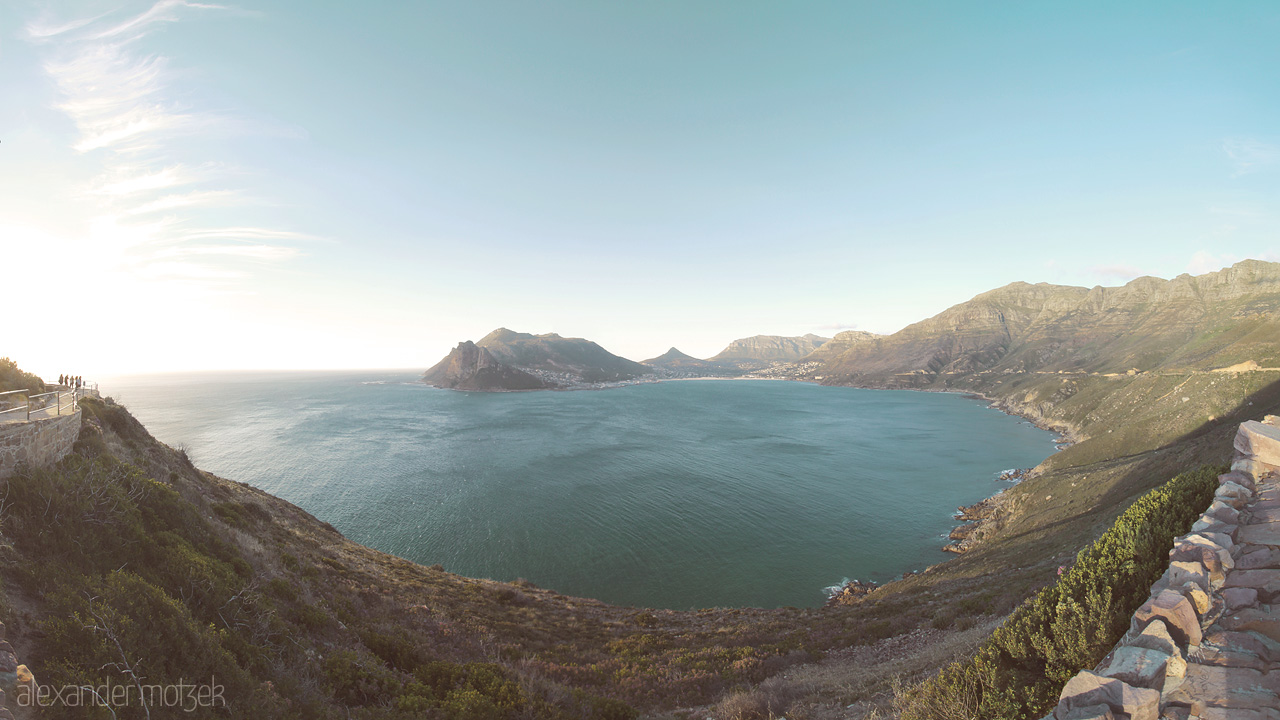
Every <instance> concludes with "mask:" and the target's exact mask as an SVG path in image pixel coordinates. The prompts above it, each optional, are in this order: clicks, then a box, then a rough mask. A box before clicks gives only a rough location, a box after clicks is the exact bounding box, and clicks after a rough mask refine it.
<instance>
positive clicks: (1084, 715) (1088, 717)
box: [1045, 705, 1116, 720]
mask: <svg viewBox="0 0 1280 720" xmlns="http://www.w3.org/2000/svg"><path fill="white" fill-rule="evenodd" d="M1054 718H1056V720H1116V716H1115V713H1113V712H1111V708H1110V707H1109V706H1107V705H1090V706H1088V707H1081V708H1072V709H1071V710H1067V711H1066V712H1065V713H1063V714H1061V715H1059V714H1057V713H1054V714H1053V715H1050V716H1049V717H1048V718H1045V720H1052V719H1054Z"/></svg>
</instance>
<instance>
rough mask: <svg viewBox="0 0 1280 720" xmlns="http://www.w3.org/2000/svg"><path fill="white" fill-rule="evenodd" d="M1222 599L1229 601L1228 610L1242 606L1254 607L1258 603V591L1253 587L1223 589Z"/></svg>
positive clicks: (1231, 610)
mask: <svg viewBox="0 0 1280 720" xmlns="http://www.w3.org/2000/svg"><path fill="white" fill-rule="evenodd" d="M1222 599H1223V600H1224V601H1225V602H1226V603H1227V612H1233V611H1236V610H1239V609H1240V608H1247V607H1253V606H1254V605H1257V604H1258V591H1257V590H1255V589H1253V588H1243V587H1233V588H1227V589H1226V590H1223V591H1222Z"/></svg>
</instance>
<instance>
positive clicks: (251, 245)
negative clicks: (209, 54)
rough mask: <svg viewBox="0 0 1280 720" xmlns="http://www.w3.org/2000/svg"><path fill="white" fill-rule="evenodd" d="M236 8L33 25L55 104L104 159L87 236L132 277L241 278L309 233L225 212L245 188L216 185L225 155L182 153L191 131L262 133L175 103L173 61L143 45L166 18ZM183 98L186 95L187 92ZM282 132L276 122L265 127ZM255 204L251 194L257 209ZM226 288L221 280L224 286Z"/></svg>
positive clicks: (83, 148) (79, 145) (174, 8)
mask: <svg viewBox="0 0 1280 720" xmlns="http://www.w3.org/2000/svg"><path fill="white" fill-rule="evenodd" d="M231 10H232V9H231V8H229V7H227V6H224V5H219V4H213V3H203V2H191V1H189V0H157V1H155V2H152V3H151V4H150V5H149V6H146V7H141V8H136V9H135V10H134V11H133V12H132V13H131V14H124V13H119V12H117V13H109V14H106V15H95V16H90V17H84V18H76V19H70V20H68V19H64V18H54V17H50V16H45V17H42V18H41V19H39V20H36V21H33V22H31V23H29V24H28V25H27V26H26V28H25V36H26V39H27V40H28V41H29V42H31V43H32V44H34V45H36V46H38V47H39V48H41V52H42V54H43V58H42V67H43V69H44V72H45V73H46V75H47V76H48V78H49V79H50V80H51V81H52V83H53V85H54V87H55V88H56V90H57V92H58V98H59V99H58V101H57V103H56V107H57V108H58V109H59V110H61V111H62V112H63V113H65V114H66V115H67V117H68V118H70V119H71V121H72V122H73V123H74V126H75V130H76V136H75V138H74V140H73V141H72V142H71V147H72V148H73V149H74V150H76V151H77V152H79V153H81V154H82V155H84V156H87V157H91V158H93V159H95V160H96V161H98V163H99V164H100V168H101V169H100V172H98V174H97V177H96V178H95V179H94V180H93V181H92V182H90V183H89V184H88V186H87V187H86V188H85V191H84V197H85V199H86V201H88V202H92V203H96V205H97V207H98V216H97V217H96V218H95V219H93V220H92V221H91V222H90V223H89V225H90V227H91V228H92V232H94V233H96V234H97V236H98V237H97V238H95V240H94V243H95V244H97V245H100V246H102V247H106V248H112V249H114V251H116V252H118V255H117V256H115V257H116V259H117V261H118V262H119V263H120V265H121V266H122V267H123V268H124V270H125V271H127V272H128V273H129V274H130V275H131V276H133V277H135V278H139V279H143V280H174V279H180V280H186V281H192V282H195V283H196V284H197V285H200V284H203V285H204V286H205V287H206V288H208V289H217V288H221V289H225V284H226V283H228V282H232V281H243V280H246V279H247V278H248V274H247V272H248V271H246V269H245V267H243V266H244V264H245V263H251V264H259V263H263V262H279V261H284V260H288V259H289V258H292V257H295V256H297V255H299V254H300V250H299V249H298V247H297V244H298V243H301V242H306V241H309V240H314V239H315V238H313V237H312V236H309V235H306V234H304V233H298V232H293V231H290V230H287V229H280V228H271V227H259V226H257V225H256V224H253V225H248V224H241V223H239V222H236V220H234V219H231V222H227V224H226V225H225V226H221V225H214V226H212V227H211V226H210V224H209V218H210V217H211V216H210V211H214V210H216V211H217V212H218V213H219V214H220V216H221V217H222V222H226V221H227V219H229V218H234V214H231V215H228V213H234V211H233V210H230V208H233V207H234V206H236V205H238V204H247V200H246V197H247V194H246V193H244V192H243V191H241V190H239V189H237V188H233V187H225V186H219V184H220V183H224V182H225V181H226V180H227V178H228V175H229V173H228V172H227V168H226V167H225V166H224V165H223V164H222V163H220V162H212V161H205V160H202V159H200V158H198V157H197V158H192V157H189V156H188V155H189V153H190V148H191V147H199V146H200V144H199V143H191V142H188V141H189V140H190V139H191V138H192V137H200V138H202V139H203V138H207V137H209V136H225V135H228V134H238V133H242V132H245V131H246V130H250V131H255V132H256V131H258V130H259V129H258V128H253V127H251V126H250V124H249V123H248V122H247V121H245V120H243V119H241V118H238V117H235V116H231V115H228V114H226V113H220V112H212V111H209V110H206V109H202V108H199V107H196V106H193V105H192V104H191V103H190V102H179V101H178V100H177V99H176V98H177V96H178V94H179V92H180V91H182V90H184V88H175V87H174V86H175V84H176V78H177V72H176V71H175V70H173V69H172V68H171V65H172V62H173V61H172V60H171V59H170V58H169V57H166V56H164V55H162V54H157V53H154V52H147V51H145V50H144V49H143V44H142V43H140V42H139V41H140V40H141V39H142V38H144V37H146V36H147V35H149V34H151V33H153V32H155V31H157V30H159V29H160V28H162V27H163V26H165V25H168V24H172V23H175V22H183V21H198V20H199V19H200V18H201V17H202V16H206V15H207V14H209V13H224V12H227V11H231ZM183 96H184V97H185V96H187V93H183ZM260 130H261V131H262V132H264V133H266V134H272V135H276V134H279V132H278V129H277V128H261V129H260ZM261 203H262V201H261V200H258V201H256V204H261ZM220 284H221V285H220Z"/></svg>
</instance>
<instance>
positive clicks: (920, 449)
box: [101, 370, 1054, 609]
mask: <svg viewBox="0 0 1280 720" xmlns="http://www.w3.org/2000/svg"><path fill="white" fill-rule="evenodd" d="M416 378H417V373H416V372H409V371H403V372H397V371H378V370H375V371H363V372H358V371H347V372H305V373H303V372H293V373H283V372H270V373H267V372H263V373H209V374H187V375H160V376H147V377H143V376H133V377H124V378H114V379H111V378H109V379H106V380H105V381H103V382H102V383H101V389H102V391H103V393H104V394H106V395H111V396H114V397H115V398H116V399H117V400H119V401H120V402H122V403H123V404H124V405H126V406H127V407H128V408H129V409H130V410H131V411H132V412H133V413H134V414H135V415H136V416H137V417H138V418H139V419H140V420H141V421H142V422H143V423H144V424H145V425H146V426H147V428H148V429H150V430H151V432H152V433H153V434H154V435H155V436H156V437H157V438H159V439H160V440H162V441H164V442H166V443H169V444H170V445H175V446H176V445H183V446H185V447H186V448H187V449H188V451H189V453H190V455H191V457H192V459H193V460H194V461H195V463H196V464H197V465H198V466H199V467H201V468H203V469H205V470H209V471H211V472H214V473H216V474H218V475H221V476H223V477H226V478H230V479H233V480H239V481H243V482H247V483H250V484H252V485H255V486H257V487H259V488H262V489H264V490H266V491H268V492H271V493H273V494H275V495H278V496H280V497H283V498H285V499H287V500H289V501H291V502H293V503H296V504H297V505H299V506H301V507H303V508H304V509H306V510H307V511H309V512H311V513H312V514H314V515H315V516H316V517H318V518H320V519H322V520H325V521H328V522H330V523H332V524H333V525H334V526H336V527H337V528H338V529H339V530H341V531H342V532H343V533H344V534H345V535H346V536H347V537H349V538H351V539H353V540H355V541H357V542H360V543H363V544H366V545H369V546H371V547H374V548H377V549H379V550H384V551H386V552H390V553H395V554H396V555H400V556H401V557H404V558H407V559H410V560H413V561H416V562H420V563H424V564H433V563H440V564H442V565H444V567H445V568H446V569H447V570H450V571H451V572H457V573H461V574H465V575H471V576H479V577H490V578H495V579H501V580H514V579H516V578H525V579H528V580H531V581H533V582H535V583H537V584H538V585H540V586H542V587H547V588H552V589H555V590H558V591H560V592H563V593H568V594H573V595H582V596H587V597H594V598H599V599H601V600H605V601H607V602H612V603H620V604H626V605H636V606H649V607H666V608H681V609H683V608H699V607H712V606H756V607H778V606H783V605H794V606H814V605H819V604H821V603H822V601H823V600H824V599H825V594H824V588H825V587H826V586H829V585H832V584H834V583H837V582H839V581H840V580H841V579H842V578H847V577H856V578H860V579H873V580H877V581H883V580H887V579H890V578H892V577H894V576H897V575H900V574H901V573H902V572H904V571H906V570H914V569H920V568H923V567H925V566H927V565H931V564H933V563H937V562H941V561H942V560H945V559H946V558H947V555H946V554H945V553H942V552H941V551H940V550H939V547H940V546H941V545H942V544H943V543H944V542H945V540H944V538H943V536H944V535H945V534H946V533H947V532H949V531H950V529H951V528H952V527H954V525H955V521H954V520H953V519H952V513H953V512H954V511H955V509H956V506H957V505H961V504H971V503H973V502H976V501H978V500H980V499H982V498H984V497H986V496H989V495H991V494H992V493H994V492H995V491H997V490H999V489H1001V488H1002V487H1005V486H1006V484H1005V483H1000V482H996V476H997V475H998V473H999V472H1000V471H1001V470H1005V469H1009V468H1018V467H1031V466H1033V465H1035V464H1036V463H1038V462H1040V461H1041V460H1043V459H1044V458H1045V457H1047V456H1048V455H1049V454H1050V453H1052V452H1053V449H1054V446H1053V436H1052V435H1050V434H1049V433H1047V432H1044V431H1041V430H1038V429H1036V428H1034V427H1032V426H1031V425H1029V424H1028V423H1026V422H1025V421H1022V420H1019V419H1017V418H1013V417H1009V416H1007V415H1004V414H1002V413H1000V412H998V411H996V410H993V409H991V408H988V407H987V406H986V404H985V403H982V402H979V401H976V400H972V399H968V398H965V397H962V396H959V395H951V394H941V393H920V392H909V391H886V390H858V389H853V388H834V387H819V386H816V385H810V384H803V383H792V382H780V381H749V380H691V381H679V382H664V383H655V384H646V385H636V386H629V387H622V388H613V389H608V390H594V391H575V392H534V393H463V392H454V391H447V390H437V389H433V388H429V387H426V386H424V385H422V384H420V383H417V382H415V380H416Z"/></svg>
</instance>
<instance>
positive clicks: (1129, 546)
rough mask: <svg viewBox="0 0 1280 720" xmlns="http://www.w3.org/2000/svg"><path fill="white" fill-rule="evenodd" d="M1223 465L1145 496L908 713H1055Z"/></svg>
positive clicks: (1125, 622)
mask: <svg viewBox="0 0 1280 720" xmlns="http://www.w3.org/2000/svg"><path fill="white" fill-rule="evenodd" d="M1222 471H1223V470H1222V468H1214V467H1208V466H1206V467H1203V468H1200V469H1199V470H1195V471H1191V472H1186V473H1183V474H1181V475H1179V476H1177V477H1175V478H1174V479H1172V480H1170V481H1169V482H1167V483H1165V484H1164V485H1162V486H1160V487H1158V488H1156V489H1154V490H1152V491H1151V492H1149V493H1147V494H1146V495H1143V496H1142V497H1140V498H1138V500H1137V501H1136V502H1134V503H1133V504H1132V505H1130V506H1129V508H1128V509H1127V510H1125V511H1124V513H1123V514H1121V515H1120V517H1119V518H1117V519H1116V521H1115V524H1114V525H1112V527H1111V528H1110V529H1109V530H1107V531H1106V532H1105V533H1103V535H1102V537H1100V538H1098V540H1097V541H1095V542H1094V543H1093V544H1092V545H1090V546H1089V547H1087V548H1085V549H1084V550H1082V551H1080V553H1079V554H1078V555H1077V556H1076V563H1075V565H1074V566H1073V567H1072V568H1071V569H1070V570H1069V571H1067V572H1066V573H1065V574H1064V575H1063V576H1062V577H1061V578H1059V580H1058V582H1057V583H1055V584H1054V585H1051V586H1049V587H1046V588H1045V589H1043V590H1041V591H1040V592H1039V593H1038V594H1036V596H1035V597H1033V598H1031V599H1030V600H1028V601H1026V602H1025V603H1023V604H1022V605H1021V606H1019V607H1018V608H1017V609H1016V610H1015V611H1014V612H1013V614H1012V615H1010V616H1009V618H1008V619H1006V620H1005V622H1004V623H1003V624H1002V625H1001V626H1000V627H999V628H998V629H997V630H996V631H995V633H993V634H992V636H991V638H990V639H988V640H987V641H986V642H985V643H984V644H983V645H982V646H981V647H980V648H979V649H978V652H977V653H976V654H975V655H974V657H973V658H971V659H969V660H965V661H962V662H957V663H953V664H952V665H950V666H948V667H947V668H945V669H944V670H943V671H942V672H940V673H939V674H938V675H937V676H936V677H935V678H933V679H932V680H930V681H929V682H927V683H926V684H925V685H923V686H922V687H921V688H920V689H919V690H918V691H917V692H916V693H915V694H914V695H913V696H912V697H911V698H910V699H909V700H908V701H907V702H908V704H907V707H906V708H905V709H904V712H903V715H902V717H903V718H904V720H916V719H923V718H950V717H981V718H984V719H990V720H1032V719H1033V718H1039V717H1042V716H1043V715H1045V713H1047V712H1049V711H1050V710H1051V709H1052V708H1053V706H1054V705H1055V704H1056V702H1057V699H1058V694H1059V693H1060V692H1061V690H1062V686H1063V685H1065V684H1066V682H1067V680H1069V679H1071V677H1072V676H1074V675H1075V674H1076V673H1077V672H1079V671H1080V670H1082V669H1085V668H1090V667H1093V666H1095V665H1096V664H1097V663H1098V662H1100V661H1101V660H1102V658H1103V657H1104V656H1105V655H1106V654H1107V651H1109V650H1110V649H1111V647H1112V646H1113V645H1114V644H1115V643H1116V642H1117V641H1118V640H1119V639H1120V637H1121V636H1122V635H1123V634H1124V633H1125V631H1126V629H1127V628H1128V626H1129V618H1130V617H1131V616H1132V615H1133V612H1134V611H1135V610H1137V609H1138V606H1140V605H1141V604H1142V603H1143V602H1145V601H1146V599H1147V597H1148V594H1149V592H1150V588H1151V585H1152V584H1154V583H1155V581H1156V580H1158V579H1159V578H1160V575H1161V574H1162V573H1163V572H1164V570H1165V568H1166V567H1167V566H1168V550H1169V548H1170V547H1172V545H1173V539H1174V538H1175V537H1177V536H1178V535H1181V534H1183V533H1185V532H1187V530H1188V529H1189V528H1190V526H1191V524H1192V523H1193V522H1195V520H1196V518H1197V517H1199V515H1200V513H1201V512H1203V510H1204V508H1205V507H1207V506H1208V505H1209V503H1210V502H1211V501H1212V498H1213V492H1214V489H1215V488H1216V487H1217V475H1218V474H1219V473H1220V472H1222Z"/></svg>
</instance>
